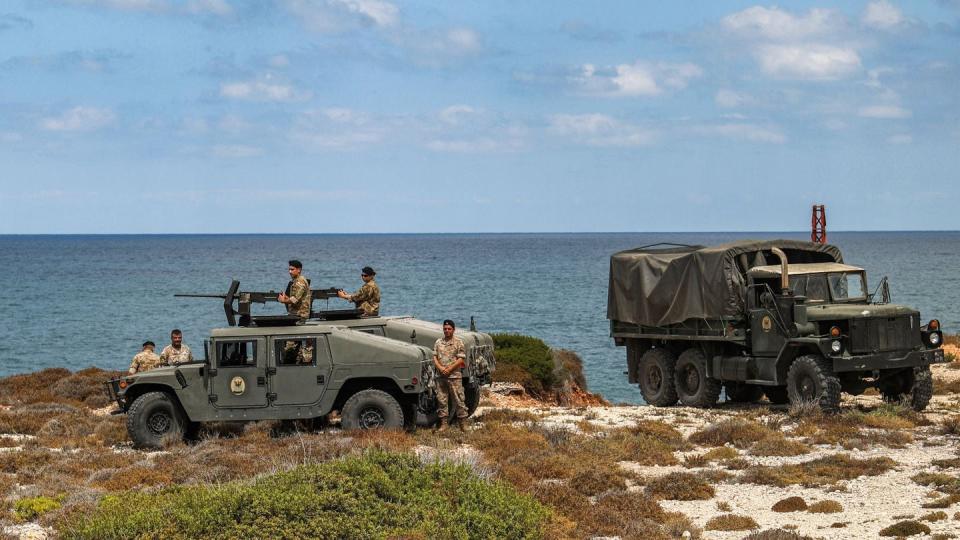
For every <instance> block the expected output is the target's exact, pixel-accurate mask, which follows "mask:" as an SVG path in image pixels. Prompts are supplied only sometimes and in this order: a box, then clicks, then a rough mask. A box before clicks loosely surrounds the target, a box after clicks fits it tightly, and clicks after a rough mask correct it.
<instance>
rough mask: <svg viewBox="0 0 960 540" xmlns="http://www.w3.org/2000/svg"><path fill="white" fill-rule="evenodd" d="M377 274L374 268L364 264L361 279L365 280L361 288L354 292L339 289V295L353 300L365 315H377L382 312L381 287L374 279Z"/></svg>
mask: <svg viewBox="0 0 960 540" xmlns="http://www.w3.org/2000/svg"><path fill="white" fill-rule="evenodd" d="M376 275H377V273H376V272H374V271H373V268H370V267H369V266H364V267H363V269H362V270H360V279H362V280H363V285H362V286H361V287H360V289H358V290H357V292H355V293H353V294H347V293H345V292H343V291H337V296H339V297H340V298H343V299H344V300H348V301H350V302H353V303H354V304H355V305H356V306H357V308H359V309H360V310H361V311H363V315H364V316H365V317H376V316H377V315H379V314H380V287H379V286H377V282H376V281H374V279H373V278H374V276H376Z"/></svg>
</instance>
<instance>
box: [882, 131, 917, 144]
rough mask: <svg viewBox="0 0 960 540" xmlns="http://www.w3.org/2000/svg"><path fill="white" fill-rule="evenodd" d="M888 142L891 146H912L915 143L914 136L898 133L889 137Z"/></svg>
mask: <svg viewBox="0 0 960 540" xmlns="http://www.w3.org/2000/svg"><path fill="white" fill-rule="evenodd" d="M887 142H888V143H890V144H910V143H912V142H913V135H910V134H909V133H898V134H896V135H891V136H889V137H887Z"/></svg>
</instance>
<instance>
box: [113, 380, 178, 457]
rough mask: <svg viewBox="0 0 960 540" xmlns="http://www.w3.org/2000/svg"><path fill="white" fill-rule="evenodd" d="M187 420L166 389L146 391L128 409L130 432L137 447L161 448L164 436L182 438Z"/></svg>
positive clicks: (128, 431)
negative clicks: (164, 390)
mask: <svg viewBox="0 0 960 540" xmlns="http://www.w3.org/2000/svg"><path fill="white" fill-rule="evenodd" d="M186 428H187V421H186V419H185V418H184V416H183V413H182V412H181V411H180V405H178V404H177V403H175V402H174V401H173V399H172V398H171V397H170V395H169V394H167V393H166V392H147V393H146V394H143V395H142V396H140V397H138V398H137V399H136V400H135V401H134V402H133V404H132V405H130V409H128V410H127V433H128V434H129V435H130V439H131V440H133V446H134V448H152V449H156V448H161V447H162V446H163V442H164V439H167V438H179V439H182V438H183V436H184V434H185V432H186Z"/></svg>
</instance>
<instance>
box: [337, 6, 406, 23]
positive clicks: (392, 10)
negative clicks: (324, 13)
mask: <svg viewBox="0 0 960 540" xmlns="http://www.w3.org/2000/svg"><path fill="white" fill-rule="evenodd" d="M330 3H331V4H332V5H339V6H342V7H343V9H346V10H347V11H348V12H350V13H353V14H356V15H359V16H361V17H363V18H365V19H366V20H368V21H370V22H372V23H373V24H374V25H376V26H394V25H395V24H397V21H398V19H399V16H400V10H399V9H398V8H397V6H395V5H393V4H391V3H390V2H382V1H381V0H333V1H332V2H330Z"/></svg>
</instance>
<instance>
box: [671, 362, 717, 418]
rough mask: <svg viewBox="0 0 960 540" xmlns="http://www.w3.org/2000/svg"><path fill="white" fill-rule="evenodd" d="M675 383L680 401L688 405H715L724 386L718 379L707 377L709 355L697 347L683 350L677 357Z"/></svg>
mask: <svg viewBox="0 0 960 540" xmlns="http://www.w3.org/2000/svg"><path fill="white" fill-rule="evenodd" d="M674 384H675V385H676V387H677V397H679V398H680V403H683V404H684V405H686V406H688V407H713V406H714V405H716V404H717V400H718V399H720V390H721V388H722V387H723V383H721V382H720V381H719V380H718V379H714V378H712V377H707V357H706V356H704V354H703V351H701V350H700V349H699V348H695V347H691V348H689V349H687V350H685V351H683V353H681V354H680V358H678V359H677V365H676V368H675V375H674Z"/></svg>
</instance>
